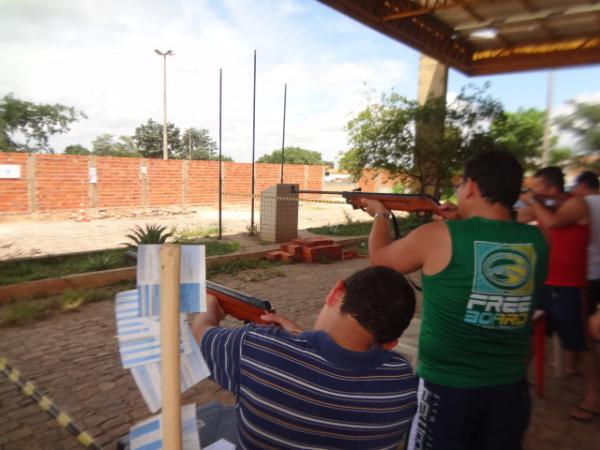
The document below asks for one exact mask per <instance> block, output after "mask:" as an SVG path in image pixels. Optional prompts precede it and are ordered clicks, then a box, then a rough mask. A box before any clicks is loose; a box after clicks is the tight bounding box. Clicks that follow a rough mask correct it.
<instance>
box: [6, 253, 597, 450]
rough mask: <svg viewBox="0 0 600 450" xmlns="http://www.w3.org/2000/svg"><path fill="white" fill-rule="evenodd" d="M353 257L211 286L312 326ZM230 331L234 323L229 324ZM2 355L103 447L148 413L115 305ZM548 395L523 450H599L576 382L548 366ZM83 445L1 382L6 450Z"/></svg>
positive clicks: (207, 388) (196, 392)
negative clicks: (579, 414)
mask: <svg viewBox="0 0 600 450" xmlns="http://www.w3.org/2000/svg"><path fill="white" fill-rule="evenodd" d="M366 264H367V263H366V260H364V259H357V260H352V261H345V262H339V263H334V264H329V265H320V264H315V265H308V264H296V265H291V266H284V267H283V269H282V270H283V272H284V273H285V276H278V277H274V278H271V279H268V280H266V281H262V282H249V281H247V277H245V276H244V273H243V272H242V273H240V274H238V275H237V276H235V277H232V276H225V275H221V276H219V277H218V278H216V279H215V281H217V282H220V283H224V284H226V285H227V286H230V287H232V288H234V289H238V290H242V291H245V292H247V293H250V294H253V295H255V296H258V297H262V298H265V299H267V300H269V301H271V303H272V305H273V306H274V307H275V308H276V309H277V311H278V312H281V313H283V314H286V315H288V316H289V317H290V318H292V319H293V320H296V321H297V322H299V323H300V324H301V325H303V326H305V327H309V326H310V325H311V324H312V323H313V321H314V319H315V317H316V314H317V312H318V311H319V309H320V307H321V304H322V301H323V299H324V297H325V294H326V293H327V292H328V290H329V289H330V288H331V286H333V284H334V281H335V280H336V279H339V278H343V277H345V276H347V275H349V274H350V273H352V272H354V271H355V270H357V269H359V268H362V267H364V266H365V265H366ZM226 324H228V325H235V324H236V322H235V321H233V320H231V319H227V321H226ZM0 336H1V337H0V355H3V356H5V357H7V358H8V360H9V363H11V364H12V365H13V366H14V367H16V368H18V369H20V370H21V371H22V376H23V378H24V379H30V380H32V381H34V382H35V383H36V384H37V386H38V387H39V388H40V390H42V391H44V392H45V393H46V394H47V395H48V396H49V397H50V398H52V399H53V400H54V401H55V402H56V404H57V405H59V406H60V407H61V408H62V409H63V410H64V411H65V412H66V413H68V414H70V415H71V417H72V418H73V419H74V421H75V422H76V423H78V424H79V425H80V426H81V427H82V428H84V429H85V430H87V431H88V432H90V434H91V435H92V436H94V438H95V439H96V440H97V442H98V443H99V444H100V445H102V446H103V447H104V448H106V449H114V448H115V445H116V440H117V439H118V438H119V437H121V436H123V435H125V434H126V433H127V432H128V430H129V427H130V426H131V425H133V424H134V423H136V422H139V421H141V420H142V419H144V418H146V417H147V416H149V415H150V414H149V412H148V410H147V408H146V406H145V404H144V402H143V400H142V398H141V397H140V395H139V393H138V391H137V388H136V386H135V383H134V382H133V379H132V378H131V376H130V375H129V372H128V371H125V370H123V369H122V368H121V366H120V362H119V357H118V353H117V343H116V339H115V321H114V312H113V303H112V302H111V301H105V302H100V303H95V304H90V305H86V306H85V307H83V308H82V309H81V310H78V311H75V312H73V313H65V314H62V315H59V316H55V317H52V318H50V319H47V320H44V321H40V322H37V323H35V324H33V325H30V326H27V327H20V328H8V329H2V330H0ZM546 383H547V388H546V398H545V399H535V400H534V409H533V416H532V422H531V427H530V430H529V433H528V435H527V438H526V441H525V449H526V450H547V449H556V450H592V449H594V450H597V449H598V448H600V420H596V421H595V422H592V423H578V422H575V421H572V420H569V419H568V418H567V416H566V410H567V409H568V407H569V406H571V405H573V404H574V403H575V402H576V401H577V400H578V397H579V395H580V394H581V391H582V383H581V380H580V379H574V378H569V379H562V380H558V379H555V378H553V377H552V375H551V374H550V371H549V369H548V375H547V377H546ZM210 400H218V401H220V402H222V403H226V404H231V403H232V401H233V399H232V397H231V395H230V394H228V393H227V392H225V391H223V390H221V389H219V388H217V387H216V386H215V385H214V384H213V383H212V382H210V381H208V380H205V381H203V382H201V383H199V384H198V385H197V386H195V387H194V388H192V389H191V390H189V391H188V392H186V393H185V394H184V396H183V403H184V404H187V403H191V402H196V403H197V404H201V403H204V402H207V401H210ZM71 448H78V443H77V442H76V441H75V440H74V439H73V438H71V437H70V435H68V434H67V433H66V432H65V431H64V430H62V429H61V428H60V427H58V426H57V425H56V424H55V423H54V421H53V419H51V418H50V417H49V416H47V415H46V414H45V413H43V412H42V411H41V410H40V409H39V407H38V406H37V405H34V404H32V403H30V401H29V400H27V399H26V398H24V397H23V396H22V395H21V394H20V393H19V392H18V391H17V390H16V389H15V387H14V386H13V385H12V384H11V383H9V382H8V381H6V380H5V379H4V378H0V449H2V450H30V449H31V450H38V449H40V450H45V449H52V450H62V449H71Z"/></svg>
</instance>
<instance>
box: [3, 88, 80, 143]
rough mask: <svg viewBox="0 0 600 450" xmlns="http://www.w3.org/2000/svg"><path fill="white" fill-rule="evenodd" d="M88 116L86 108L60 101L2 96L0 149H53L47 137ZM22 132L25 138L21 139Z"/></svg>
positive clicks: (64, 131) (68, 128) (65, 129)
mask: <svg viewBox="0 0 600 450" xmlns="http://www.w3.org/2000/svg"><path fill="white" fill-rule="evenodd" d="M82 118H83V119H85V118H87V116H86V115H85V113H84V112H83V111H79V110H77V109H75V108H73V107H69V106H65V105H61V104H59V103H55V104H53V105H52V104H49V103H33V102H29V101H26V100H19V99H17V98H15V97H13V95H12V94H8V95H5V96H4V97H3V98H2V99H1V100H0V150H1V151H27V152H39V151H46V152H49V153H50V152H52V150H50V149H49V148H48V139H49V138H50V136H52V135H54V134H60V133H66V132H68V131H69V130H70V125H71V124H72V123H74V122H77V121H79V119H82ZM19 136H23V137H24V138H25V142H18V141H17V138H18V137H19Z"/></svg>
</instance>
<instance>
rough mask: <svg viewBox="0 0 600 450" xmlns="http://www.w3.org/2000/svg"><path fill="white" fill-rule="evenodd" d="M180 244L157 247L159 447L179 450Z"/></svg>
mask: <svg viewBox="0 0 600 450" xmlns="http://www.w3.org/2000/svg"><path fill="white" fill-rule="evenodd" d="M180 256H181V247H180V246H179V245H174V244H165V245H163V246H161V248H160V358H161V382H162V394H161V398H162V433H163V448H167V449H169V450H181V394H180V380H179V374H180V355H179V265H180Z"/></svg>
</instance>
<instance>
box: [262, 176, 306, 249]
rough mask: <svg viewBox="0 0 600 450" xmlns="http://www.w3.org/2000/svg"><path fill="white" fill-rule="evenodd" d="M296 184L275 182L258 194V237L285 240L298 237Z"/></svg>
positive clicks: (267, 239)
mask: <svg viewBox="0 0 600 450" xmlns="http://www.w3.org/2000/svg"><path fill="white" fill-rule="evenodd" d="M292 187H295V189H296V190H298V185H297V184H276V185H274V186H271V187H270V188H268V189H266V190H264V191H263V192H262V193H261V194H260V239H261V241H267V242H287V241H291V240H292V239H295V238H297V237H298V194H293V193H292V192H291V191H292Z"/></svg>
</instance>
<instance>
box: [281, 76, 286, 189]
mask: <svg viewBox="0 0 600 450" xmlns="http://www.w3.org/2000/svg"><path fill="white" fill-rule="evenodd" d="M286 103H287V83H285V87H284V88H283V137H282V138H281V183H283V164H284V162H285V157H284V151H285V109H286Z"/></svg>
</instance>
